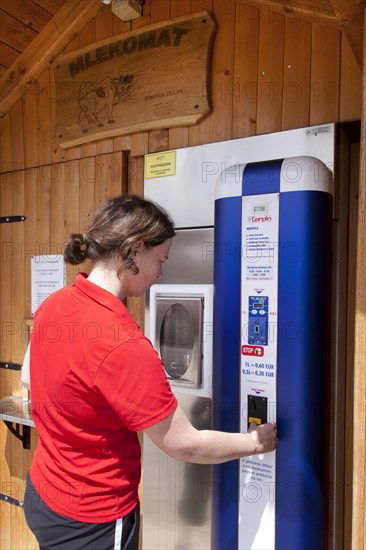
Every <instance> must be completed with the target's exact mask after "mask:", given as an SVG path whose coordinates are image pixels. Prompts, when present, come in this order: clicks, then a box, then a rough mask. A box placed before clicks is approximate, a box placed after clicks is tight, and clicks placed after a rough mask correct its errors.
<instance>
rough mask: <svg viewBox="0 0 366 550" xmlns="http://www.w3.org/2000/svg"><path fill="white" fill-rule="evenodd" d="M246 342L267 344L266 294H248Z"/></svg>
mask: <svg viewBox="0 0 366 550" xmlns="http://www.w3.org/2000/svg"><path fill="white" fill-rule="evenodd" d="M248 310H249V326H248V331H249V332H248V343H249V344H258V345H262V346H267V345H268V296H249V304H248Z"/></svg>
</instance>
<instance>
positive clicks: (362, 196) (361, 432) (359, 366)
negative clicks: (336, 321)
mask: <svg viewBox="0 0 366 550" xmlns="http://www.w3.org/2000/svg"><path fill="white" fill-rule="evenodd" d="M363 33H364V35H363V36H364V43H363V94H362V118H361V121H362V122H361V161H360V180H359V190H358V221H357V270H356V287H355V339H354V342H355V346H354V368H355V383H354V418H353V428H354V434H355V437H354V439H353V502H352V514H353V517H352V519H353V522H352V548H365V544H366V527H365V520H366V487H365V483H366V476H365V453H366V433H365V431H366V369H365V357H366V339H365V334H366V273H365V266H366V239H365V236H366V72H365V67H366V9H364V27H363Z"/></svg>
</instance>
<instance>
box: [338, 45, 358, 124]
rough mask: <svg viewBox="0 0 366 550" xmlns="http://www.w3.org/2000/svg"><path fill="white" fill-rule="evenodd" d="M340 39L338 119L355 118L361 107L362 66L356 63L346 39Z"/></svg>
mask: <svg viewBox="0 0 366 550" xmlns="http://www.w3.org/2000/svg"><path fill="white" fill-rule="evenodd" d="M341 40H342V48H341V74H340V79H341V82H340V98H339V119H340V120H342V121H347V120H357V119H359V118H360V113H361V109H362V94H360V90H361V89H362V68H361V67H360V66H359V64H358V63H357V60H356V58H355V56H354V54H353V51H352V48H351V46H350V45H349V42H348V40H346V39H345V38H344V36H342V37H341Z"/></svg>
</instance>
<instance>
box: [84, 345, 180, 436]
mask: <svg viewBox="0 0 366 550" xmlns="http://www.w3.org/2000/svg"><path fill="white" fill-rule="evenodd" d="M94 386H95V389H96V390H97V391H98V392H99V393H100V394H101V395H102V396H103V398H104V399H105V400H106V401H107V402H108V404H109V406H110V407H111V408H112V409H113V410H114V413H115V414H116V415H117V416H118V417H119V418H120V419H121V420H122V422H123V423H124V425H125V426H126V427H127V428H129V429H130V430H131V431H140V430H144V429H146V428H148V427H150V426H152V425H154V424H156V423H157V422H160V421H161V420H164V418H166V417H167V416H169V415H170V414H171V413H172V412H173V411H174V410H175V408H176V407H177V400H176V398H175V396H174V394H173V392H172V390H171V388H170V385H169V383H168V380H167V378H166V376H165V372H164V368H163V364H162V361H161V359H160V358H159V356H158V354H157V353H156V351H155V350H154V348H153V347H152V345H151V342H150V341H149V340H148V339H147V338H145V337H143V338H138V339H135V340H129V341H127V342H124V343H121V344H120V345H118V346H117V347H116V348H114V349H113V350H112V351H111V352H110V353H109V354H108V356H107V357H106V358H105V360H104V361H103V363H102V364H101V366H100V368H99V370H98V373H97V375H96V377H95V379H94Z"/></svg>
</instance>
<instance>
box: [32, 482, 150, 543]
mask: <svg viewBox="0 0 366 550" xmlns="http://www.w3.org/2000/svg"><path fill="white" fill-rule="evenodd" d="M24 513H25V519H26V521H27V523H28V526H29V528H30V529H31V531H32V532H33V533H34V535H35V537H36V539H37V541H38V544H39V547H40V549H41V550H53V549H57V550H91V549H94V548H97V549H98V550H138V543H139V527H140V506H139V504H138V505H137V506H136V508H135V509H134V510H133V511H132V512H130V513H129V514H128V515H127V516H125V517H124V518H121V519H117V520H116V521H110V522H108V523H83V522H79V521H75V520H73V519H70V518H67V517H65V516H62V515H60V514H57V513H56V512H54V511H53V510H51V509H50V508H49V507H48V506H47V505H46V504H45V503H44V501H43V500H42V499H41V497H40V496H39V494H38V493H37V491H36V489H35V487H34V485H33V483H32V480H31V478H30V476H29V474H28V475H27V483H26V488H25V495H24Z"/></svg>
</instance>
